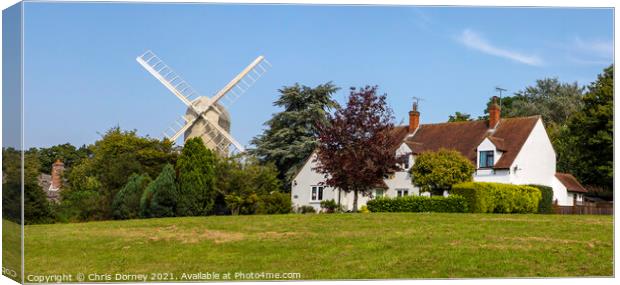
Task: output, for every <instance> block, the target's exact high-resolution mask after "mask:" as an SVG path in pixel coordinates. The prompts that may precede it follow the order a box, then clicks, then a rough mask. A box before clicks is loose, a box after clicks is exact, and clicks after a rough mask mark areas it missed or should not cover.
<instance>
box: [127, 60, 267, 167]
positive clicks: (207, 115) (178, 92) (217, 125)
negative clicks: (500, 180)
mask: <svg viewBox="0 0 620 285" xmlns="http://www.w3.org/2000/svg"><path fill="white" fill-rule="evenodd" d="M136 61H138V63H139V64H140V65H142V67H144V69H146V70H147V71H148V72H149V73H150V74H151V75H153V76H154V77H155V78H156V79H157V80H159V81H160V82H161V83H162V84H163V85H164V86H165V87H166V88H167V89H168V90H170V92H172V94H174V95H175V96H176V97H177V98H178V99H179V100H181V102H183V104H185V105H186V106H187V111H186V112H185V115H184V116H181V117H180V118H179V119H177V120H176V121H175V122H174V123H173V125H172V126H171V127H169V128H168V129H166V131H164V136H166V137H167V138H169V139H170V140H171V141H173V142H175V141H176V140H177V139H178V138H179V137H180V136H181V135H183V137H184V141H187V140H188V139H190V138H194V137H201V138H202V140H203V141H204V143H205V146H206V147H208V148H209V149H211V150H213V151H215V152H217V153H219V154H221V155H224V156H226V155H229V154H230V153H231V152H243V151H244V148H243V146H241V144H239V143H238V142H237V141H236V140H235V139H234V138H233V137H232V135H231V134H230V124H231V118H230V114H229V113H228V111H227V109H228V106H230V105H231V104H232V103H234V102H235V101H236V100H237V99H238V98H239V96H241V94H243V93H245V92H246V91H247V90H248V88H250V87H251V86H252V85H253V84H254V83H255V82H256V81H257V80H258V79H259V78H260V77H262V76H263V74H265V72H267V68H268V67H270V66H271V64H270V63H269V62H268V61H267V60H266V59H265V58H264V57H263V56H259V57H257V58H256V59H255V60H254V61H252V63H250V65H248V66H247V67H246V68H245V69H243V70H242V71H241V72H240V73H239V74H238V75H237V76H235V77H234V78H233V79H232V80H231V81H230V82H228V84H226V85H225V86H224V88H222V89H221V90H220V91H218V92H217V93H215V95H213V96H212V97H207V96H202V95H200V94H199V93H198V92H196V91H195V90H194V89H193V88H192V86H191V85H189V83H187V82H186V81H185V80H183V79H182V78H181V76H180V75H179V74H178V73H176V72H175V71H174V70H172V68H171V67H170V66H168V65H166V64H165V63H164V62H163V61H162V60H161V59H160V58H159V57H158V56H157V55H155V53H153V52H152V51H146V52H145V53H143V54H142V55H140V56H138V57H137V58H136Z"/></svg>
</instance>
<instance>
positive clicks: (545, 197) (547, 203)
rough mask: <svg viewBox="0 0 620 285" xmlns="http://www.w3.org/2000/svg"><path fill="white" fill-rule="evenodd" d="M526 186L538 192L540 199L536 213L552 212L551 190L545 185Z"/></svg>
mask: <svg viewBox="0 0 620 285" xmlns="http://www.w3.org/2000/svg"><path fill="white" fill-rule="evenodd" d="M528 186H532V187H536V188H538V190H540V193H541V194H542V198H541V199H540V202H538V213H540V214H549V213H551V212H552V211H553V208H552V207H553V188H551V187H549V186H545V185H537V184H530V185H528Z"/></svg>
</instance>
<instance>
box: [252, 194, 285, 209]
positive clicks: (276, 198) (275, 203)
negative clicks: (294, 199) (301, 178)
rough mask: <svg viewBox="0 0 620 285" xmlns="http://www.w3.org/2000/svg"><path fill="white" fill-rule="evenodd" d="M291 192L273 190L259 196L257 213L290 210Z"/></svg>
mask: <svg viewBox="0 0 620 285" xmlns="http://www.w3.org/2000/svg"><path fill="white" fill-rule="evenodd" d="M291 209H292V207H291V194H288V193H280V192H273V193H271V194H268V195H263V196H261V197H260V201H259V202H258V209H257V210H256V213H257V214H288V213H290V212H291Z"/></svg>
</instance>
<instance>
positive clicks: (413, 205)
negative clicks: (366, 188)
mask: <svg viewBox="0 0 620 285" xmlns="http://www.w3.org/2000/svg"><path fill="white" fill-rule="evenodd" d="M366 205H367V206H368V210H370V211H371V212H443V213H462V212H467V202H466V201H465V198H463V197H461V196H458V195H451V196H448V197H437V196H433V197H425V196H405V197H398V198H377V199H373V200H370V201H368V203H366Z"/></svg>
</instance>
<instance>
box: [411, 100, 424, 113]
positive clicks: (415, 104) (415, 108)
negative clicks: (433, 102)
mask: <svg viewBox="0 0 620 285" xmlns="http://www.w3.org/2000/svg"><path fill="white" fill-rule="evenodd" d="M411 98H413V106H412V109H411V110H413V111H417V110H418V104H419V103H420V101H424V98H422V97H418V96H413V97H411Z"/></svg>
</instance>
